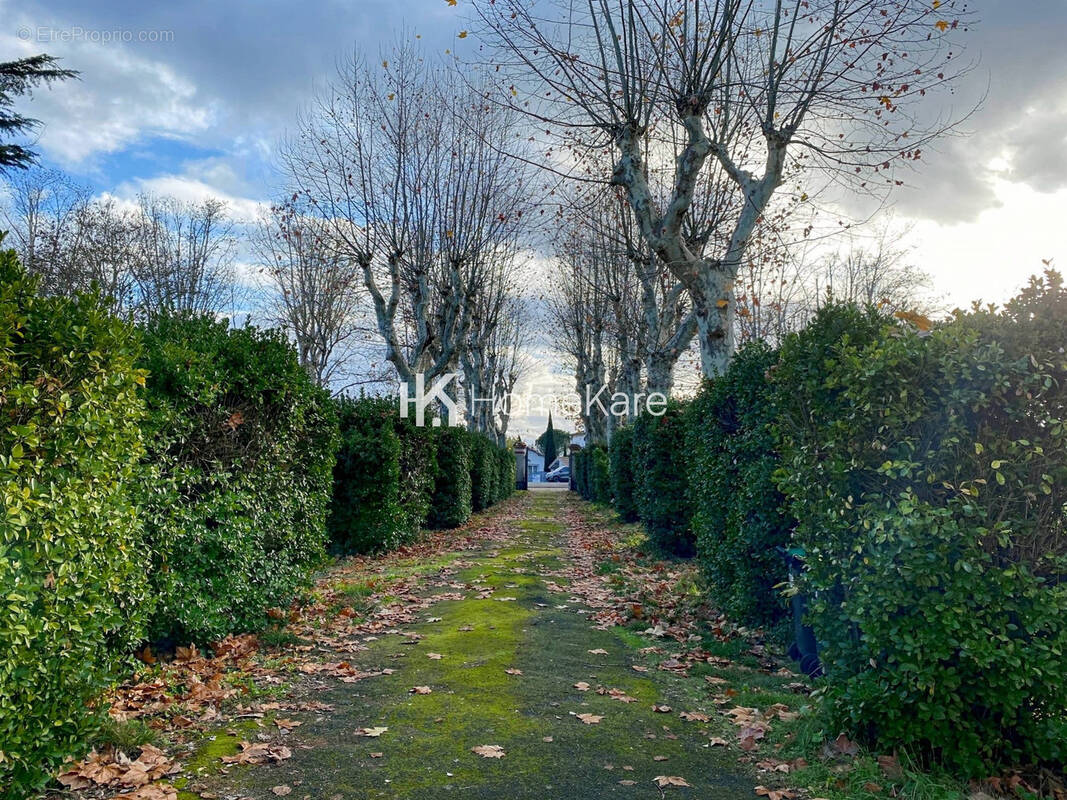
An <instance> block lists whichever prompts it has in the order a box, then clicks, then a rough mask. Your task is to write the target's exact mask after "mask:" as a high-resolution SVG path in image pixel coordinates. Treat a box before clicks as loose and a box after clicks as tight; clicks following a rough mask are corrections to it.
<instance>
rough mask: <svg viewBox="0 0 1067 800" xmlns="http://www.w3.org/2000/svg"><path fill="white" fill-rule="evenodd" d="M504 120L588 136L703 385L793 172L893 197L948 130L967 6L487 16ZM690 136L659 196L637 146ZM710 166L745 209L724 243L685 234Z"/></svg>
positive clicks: (737, 5)
mask: <svg viewBox="0 0 1067 800" xmlns="http://www.w3.org/2000/svg"><path fill="white" fill-rule="evenodd" d="M475 7H476V9H477V13H478V15H479V16H480V19H481V22H482V23H483V27H484V29H485V30H484V33H485V36H486V38H487V40H488V41H489V43H490V46H491V47H492V48H493V50H494V53H495V55H494V58H495V60H496V62H497V65H498V66H499V67H500V69H501V70H502V71H506V72H507V74H508V75H509V77H510V78H511V79H512V81H513V86H514V90H513V94H514V97H513V101H512V105H513V106H514V107H515V108H517V109H520V110H523V111H525V112H526V113H528V114H530V115H532V116H534V117H535V118H537V119H538V120H539V121H540V122H541V123H542V127H543V129H544V130H545V131H547V132H548V134H549V135H560V136H564V137H566V136H567V135H569V134H571V133H573V132H575V131H578V132H581V133H582V134H583V135H586V136H588V135H590V134H599V135H600V136H601V137H602V139H603V141H604V142H606V143H609V144H610V145H611V146H613V148H614V153H615V163H614V167H613V170H612V172H611V176H610V179H611V181H612V182H613V183H615V184H616V185H619V186H621V187H623V188H624V189H625V191H626V193H627V197H628V200H629V204H630V207H631V209H632V212H633V214H634V217H635V219H636V221H637V224H638V226H639V228H640V231H641V235H642V237H643V238H644V239H645V241H646V242H647V243H648V245H649V247H650V248H651V249H652V250H653V251H654V252H655V253H656V255H657V257H658V258H659V259H660V260H661V261H662V262H663V263H664V264H665V265H666V267H667V268H668V269H670V270H671V272H672V273H673V274H674V275H675V276H676V277H677V279H678V280H679V281H681V282H682V283H683V284H684V285H685V287H686V290H687V291H688V293H689V295H690V298H691V300H692V303H693V308H694V312H695V314H696V318H697V328H698V332H697V338H698V340H699V343H700V350H701V361H702V366H703V371H704V374H705V375H706V376H709V377H711V376H714V375H716V374H719V373H721V372H722V371H723V369H724V368H725V366H726V363H727V361H728V359H729V357H730V355H731V353H732V350H733V347H734V339H735V326H734V318H735V311H736V303H735V296H734V286H735V282H736V280H737V276H738V271H739V270H740V268H741V266H742V264H743V263H744V259H745V256H746V252H747V250H748V248H749V247H750V245H751V242H752V239H753V235H754V233H755V231H756V230H757V226H758V224H759V222H760V219H761V217H762V216H763V214H764V212H765V211H766V209H767V207H768V205H769V204H770V202H771V200H772V198H773V197H774V195H775V192H776V191H777V190H778V189H779V187H780V186H781V185H782V183H783V180H784V177H785V175H786V170H787V167H788V164H789V162H790V158H793V159H795V160H797V161H798V162H799V163H802V164H803V165H804V166H805V168H806V169H816V168H818V169H820V170H828V171H829V172H830V173H831V174H832V175H833V176H834V177H835V179H838V178H845V179H848V180H850V181H852V182H853V184H854V186H855V188H857V189H861V190H864V191H873V190H875V189H879V188H882V187H885V188H889V187H891V186H892V185H893V184H894V183H895V179H894V177H893V174H894V173H893V170H894V168H895V167H896V166H897V164H899V163H902V162H907V163H914V162H915V161H917V160H918V159H919V158H920V155H921V153H922V150H923V148H924V147H925V146H926V144H927V143H928V142H929V141H930V140H931V139H932V138H934V137H936V136H937V135H939V134H941V133H943V132H944V131H945V130H946V128H947V127H948V124H949V123H948V122H946V121H945V120H943V119H940V118H936V119H929V120H924V119H923V117H924V116H930V114H929V113H928V110H926V109H923V108H922V106H923V105H924V104H925V103H928V102H930V99H931V97H932V96H933V95H934V94H935V90H938V89H942V88H945V87H947V86H949V85H950V84H951V81H952V78H953V75H954V74H958V71H956V70H955V69H954V63H955V59H956V56H957V48H956V46H955V45H954V43H953V41H954V38H955V33H956V32H957V31H958V30H961V29H963V28H964V27H965V20H966V16H967V14H968V12H967V8H966V6H965V4H964V2H963V0H944V2H930V0H789V2H786V0H584V2H577V1H576V0H566V1H564V0H542V1H541V2H536V1H532V0H480V2H478V3H476V6H475ZM665 124H669V125H678V126H680V127H681V129H682V130H683V131H684V133H685V146H684V147H683V148H682V149H681V151H680V152H679V154H678V157H677V159H676V161H675V163H674V167H673V169H672V170H671V173H670V175H669V176H665V179H666V180H667V184H666V185H664V186H663V187H662V190H657V187H656V186H654V185H653V184H654V181H655V180H657V176H656V175H655V173H654V172H650V171H649V170H648V168H647V152H646V142H647V140H646V133H647V132H648V131H649V130H654V129H657V128H661V127H663V126H664V125H665ZM712 165H714V166H715V167H716V168H717V169H721V170H722V171H723V172H725V174H726V175H727V176H728V178H729V179H730V181H731V183H732V185H733V191H734V193H735V195H736V197H737V200H738V202H737V203H736V205H735V209H736V211H735V214H734V215H733V217H732V218H731V219H730V220H729V221H724V224H723V226H721V227H720V228H719V229H718V231H717V232H718V234H719V235H718V236H717V241H716V242H715V243H714V246H712V243H711V242H709V243H707V245H706V246H705V247H704V248H703V249H700V248H694V247H693V245H692V243H691V242H690V241H687V238H686V236H685V234H684V226H685V222H686V219H687V217H688V216H689V214H690V213H691V210H692V207H693V203H694V198H695V197H696V195H697V192H698V189H699V186H700V185H701V183H702V181H704V180H705V179H706V175H707V171H708V170H709V169H710V168H711V166H712Z"/></svg>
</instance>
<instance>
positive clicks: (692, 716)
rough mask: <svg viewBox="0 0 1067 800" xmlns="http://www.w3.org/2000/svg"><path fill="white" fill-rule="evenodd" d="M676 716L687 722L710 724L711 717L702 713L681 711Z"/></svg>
mask: <svg viewBox="0 0 1067 800" xmlns="http://www.w3.org/2000/svg"><path fill="white" fill-rule="evenodd" d="M678 716H679V717H681V718H682V719H684V720H686V721H688V722H711V717H709V716H708V715H707V714H705V713H704V712H703V711H683V712H681V713H680V714H679V715H678Z"/></svg>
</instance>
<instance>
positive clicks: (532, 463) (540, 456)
mask: <svg viewBox="0 0 1067 800" xmlns="http://www.w3.org/2000/svg"><path fill="white" fill-rule="evenodd" d="M526 469H527V475H529V480H531V481H533V482H537V481H540V480H541V479H542V478H543V477H544V474H545V454H544V453H542V452H541V451H540V450H538V449H537V445H535V444H528V445H526Z"/></svg>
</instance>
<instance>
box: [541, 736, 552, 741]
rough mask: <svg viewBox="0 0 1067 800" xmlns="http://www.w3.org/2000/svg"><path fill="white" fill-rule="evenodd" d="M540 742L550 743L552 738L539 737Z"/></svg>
mask: <svg viewBox="0 0 1067 800" xmlns="http://www.w3.org/2000/svg"><path fill="white" fill-rule="evenodd" d="M541 741H542V742H551V741H552V737H551V736H542V737H541Z"/></svg>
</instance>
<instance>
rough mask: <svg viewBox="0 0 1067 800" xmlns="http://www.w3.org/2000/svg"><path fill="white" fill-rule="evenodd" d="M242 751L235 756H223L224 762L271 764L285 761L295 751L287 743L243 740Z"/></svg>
mask: <svg viewBox="0 0 1067 800" xmlns="http://www.w3.org/2000/svg"><path fill="white" fill-rule="evenodd" d="M240 747H241V752H239V753H238V754H237V755H235V756H223V757H222V763H223V764H269V763H271V762H276V761H284V760H285V759H287V758H290V757H291V756H292V755H293V753H292V751H291V750H290V749H289V748H288V747H286V746H285V745H280V744H264V743H257V744H250V743H249V742H241V745H240Z"/></svg>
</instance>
